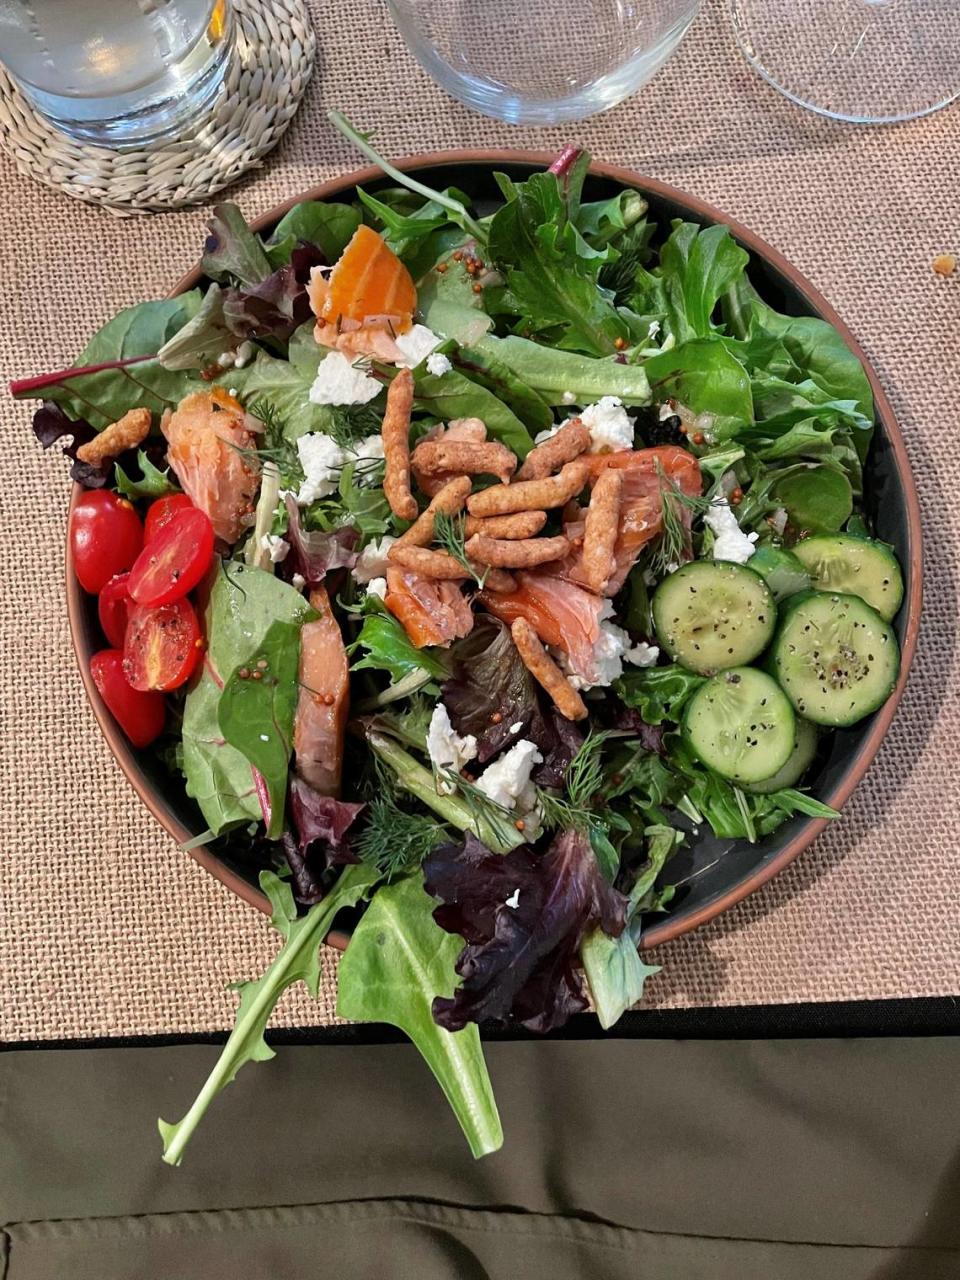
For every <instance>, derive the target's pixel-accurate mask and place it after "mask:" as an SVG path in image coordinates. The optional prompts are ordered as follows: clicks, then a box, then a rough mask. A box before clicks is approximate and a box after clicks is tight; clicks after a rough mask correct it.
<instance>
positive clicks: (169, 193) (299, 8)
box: [0, 0, 316, 217]
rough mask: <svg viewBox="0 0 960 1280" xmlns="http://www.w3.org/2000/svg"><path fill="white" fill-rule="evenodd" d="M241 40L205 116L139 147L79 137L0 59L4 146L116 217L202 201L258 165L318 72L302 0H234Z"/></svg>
mask: <svg viewBox="0 0 960 1280" xmlns="http://www.w3.org/2000/svg"><path fill="white" fill-rule="evenodd" d="M233 7H234V11H235V19H236V36H235V48H234V52H233V54H232V58H231V62H230V66H229V67H228V69H227V75H226V78H225V80H224V84H223V86H222V88H221V89H220V91H219V94H218V97H217V99H216V102H215V104H214V106H213V108H212V111H211V113H210V114H209V115H208V117H207V119H206V122H205V123H204V124H203V125H202V126H201V127H200V128H199V129H197V130H196V131H195V132H194V133H193V134H191V135H190V136H189V137H188V138H184V139H179V140H178V141H176V142H170V143H163V142H161V143H157V144H154V145H153V146H151V147H150V148H144V149H143V150H140V151H110V150H108V149H107V148H105V147H97V146H91V145H89V144H86V143H80V142H76V141H75V140H73V139H72V138H69V137H67V136H66V135H65V134H63V133H61V132H60V131H59V130H58V129H56V128H54V126H53V125H52V124H50V123H49V121H47V120H46V119H44V117H43V116H41V115H40V114H39V113H38V112H37V111H36V110H35V109H34V108H33V107H32V106H31V104H30V103H29V102H27V100H26V99H25V98H24V96H23V94H22V93H21V92H20V90H19V88H18V87H17V86H16V85H15V84H14V83H13V81H12V80H11V79H10V77H9V76H8V75H7V74H6V73H5V72H4V70H3V68H2V67H0V145H2V146H3V147H4V148H5V149H6V150H7V151H9V152H10V154H11V155H12V156H13V158H14V160H15V161H16V163H17V168H18V169H19V170H20V172H21V173H23V174H26V175H27V176H28V177H31V178H36V179H37V180H38V181H40V182H43V183H46V185H47V186H51V187H58V188H59V189H60V190H61V191H64V192H66V194H67V195H70V196H75V197H76V198H77V199H78V200H87V201H90V202H92V203H94V204H99V205H102V206H103V207H104V208H105V209H108V210H109V211H110V212H111V213H114V214H116V215H117V216H119V217H126V216H130V215H132V214H136V213H153V212H160V211H162V210H165V209H182V208H184V207H185V206H187V205H193V204H201V203H203V202H204V201H206V200H208V199H209V198H210V196H212V195H213V194H214V193H215V192H217V191H221V190H222V189H223V188H224V187H227V186H229V185H230V183H231V182H235V181H236V179H237V178H239V177H240V175H241V174H242V173H245V172H246V171H247V170H248V169H252V168H256V167H258V166H259V165H260V164H261V162H262V159H263V157H264V156H265V155H266V154H267V152H268V151H270V150H272V148H273V147H274V146H275V145H276V143H277V142H278V141H279V139H280V137H281V136H282V135H283V133H284V131H285V130H286V128H287V126H288V125H289V123H290V121H291V120H292V119H293V116H294V115H295V113H296V111H297V108H298V107H299V105H300V101H301V99H302V97H303V94H304V91H305V89H306V87H307V84H308V82H309V80H310V75H311V72H312V71H313V60H314V53H315V52H316V38H315V36H314V33H313V28H312V26H311V24H310V17H309V14H308V13H307V6H306V3H305V0H233Z"/></svg>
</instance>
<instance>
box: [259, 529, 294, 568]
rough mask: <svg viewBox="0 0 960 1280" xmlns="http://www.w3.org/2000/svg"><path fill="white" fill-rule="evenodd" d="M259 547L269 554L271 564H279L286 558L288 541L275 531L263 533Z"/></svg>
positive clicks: (288, 547) (288, 546) (288, 548)
mask: <svg viewBox="0 0 960 1280" xmlns="http://www.w3.org/2000/svg"><path fill="white" fill-rule="evenodd" d="M260 547H261V549H262V550H263V551H266V552H267V553H268V555H269V556H270V562H271V564H279V563H280V561H281V560H285V559H286V558H287V552H288V551H289V550H290V543H289V542H287V541H285V539H283V538H281V537H280V536H279V535H278V534H276V533H265V534H264V535H263V537H262V538H261V539H260Z"/></svg>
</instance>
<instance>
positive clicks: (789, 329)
mask: <svg viewBox="0 0 960 1280" xmlns="http://www.w3.org/2000/svg"><path fill="white" fill-rule="evenodd" d="M335 122H336V123H337V124H338V126H339V127H340V128H342V130H343V131H344V132H345V133H346V134H347V135H348V136H349V137H351V138H352V139H353V140H354V142H356V143H357V145H358V146H359V147H360V148H361V150H363V151H364V152H365V153H366V154H367V155H369V156H371V157H372V158H374V159H375V160H377V162H378V163H379V164H380V165H381V167H382V168H383V170H384V171H385V173H386V174H387V176H388V179H389V180H390V181H392V182H393V183H394V184H395V185H387V186H385V187H379V186H378V189H377V191H376V193H375V194H374V193H373V192H371V191H368V190H364V189H361V188H357V190H356V196H355V199H352V200H349V201H347V202H322V203H321V202H316V201H307V202H304V203H301V204H298V205H296V206H294V207H293V208H292V209H291V210H290V211H289V212H288V213H287V214H286V215H285V216H284V217H283V218H282V219H281V220H280V222H279V223H278V224H277V225H276V226H275V227H274V228H273V230H272V231H271V232H270V233H269V234H267V235H257V234H255V233H254V232H253V231H251V229H250V228H249V227H248V225H247V223H246V222H245V221H244V219H243V217H242V215H241V213H240V211H239V210H238V209H237V208H236V207H235V206H233V205H230V204H223V205H220V206H218V207H217V208H216V209H215V210H214V212H213V217H212V221H211V223H210V232H211V234H210V236H209V238H208V240H207V242H206V248H205V252H204V256H203V270H204V273H205V277H206V283H205V284H204V285H203V286H202V287H200V288H196V289H193V290H191V291H190V292H188V293H184V294H181V295H180V296H178V297H175V298H170V299H166V300H164V301H155V302H145V303H142V304H140V305H139V306H135V307H131V308H129V309H127V310H124V311H122V312H121V313H120V314H119V315H117V316H116V317H114V319H113V320H111V321H110V322H109V323H108V324H106V325H105V326H104V328H102V329H101V330H100V331H99V333H98V334H97V335H96V336H95V337H94V338H93V339H92V341H91V342H90V344H89V345H88V347H87V349H86V350H85V351H84V352H83V353H82V354H81V356H80V357H79V360H78V362H77V364H76V365H75V366H74V367H73V368H71V369H69V370H65V371H61V372H59V373H55V374H50V375H45V376H42V377H37V378H30V379H27V380H24V381H21V382H19V383H15V384H13V388H12V389H13V391H14V393H15V394H17V395H20V396H33V397H38V398H41V399H42V401H43V403H42V406H41V407H40V408H39V409H38V410H37V412H36V415H35V418H34V430H35V432H36V434H37V436H38V438H39V440H40V442H41V443H42V444H43V446H44V447H49V446H50V445H52V444H53V443H54V442H56V441H60V442H61V444H62V445H63V449H64V452H65V453H66V454H67V455H68V456H69V457H70V459H71V462H72V468H71V473H72V475H73V477H74V479H75V480H77V481H78V482H79V483H80V485H82V486H83V487H84V491H83V493H82V495H81V496H80V497H79V498H78V499H77V501H76V503H75V505H74V509H73V512H72V516H71V522H70V542H71V548H72V561H73V568H74V570H75V572H76V574H77V577H78V579H79V582H80V585H81V586H82V587H83V589H84V590H85V591H86V592H88V593H90V595H91V596H95V597H96V598H97V610H98V615H99V622H100V627H101V630H102V632H103V637H104V644H103V648H102V650H101V651H100V652H98V653H96V654H95V655H94V657H93V659H92V662H91V671H92V675H93V679H94V681H95V683H96V686H97V688H98V689H99V691H100V694H101V696H102V698H103V701H104V703H105V704H106V706H107V707H108V708H109V710H110V711H111V712H112V714H113V715H114V717H115V718H116V720H117V722H118V723H119V725H120V727H121V729H122V730H123V731H124V732H125V733H126V734H127V736H128V737H129V739H130V741H131V743H132V744H133V745H134V746H135V747H137V748H139V749H141V750H143V751H146V752H151V753H153V755H154V756H155V757H156V758H157V760H158V761H160V762H162V764H163V766H164V767H165V768H166V769H167V770H168V772H169V778H170V786H171V788H173V787H182V788H183V789H185V791H186V794H187V795H188V796H189V797H191V798H192V801H193V802H194V803H195V805H196V809H197V811H198V815H199V816H200V818H202V822H201V821H200V820H199V818H198V827H202V835H200V836H198V837H197V841H196V842H195V843H200V842H209V843H211V844H213V845H215V847H216V848H217V849H218V850H220V851H222V852H223V853H224V855H225V856H228V857H229V858H230V860H231V862H232V863H233V865H240V866H242V867H244V868H246V869H247V870H248V872H249V874H250V875H251V876H255V875H257V874H259V881H260V884H261V886H262V889H263V891H264V893H265V894H266V895H267V897H268V898H269V900H270V903H271V905H272V909H273V915H272V924H273V926H274V927H275V928H276V930H277V932H278V933H279V935H280V943H281V945H280V948H279V951H278V953H277V956H276V959H275V960H274V961H273V963H272V964H271V966H270V968H269V969H268V970H267V972H266V973H265V974H263V976H262V977H260V978H259V979H257V980H255V981H248V982H244V983H241V984H240V985H239V988H238V989H239V992H240V999H239V1006H238V1011H237V1021H236V1027H235V1029H234V1031H233V1033H232V1034H231V1036H230V1038H229V1040H228V1041H227V1043H226V1045H225V1047H224V1049H223V1051H222V1053H221V1055H220V1059H219V1061H218V1063H217V1065H216V1067H215V1068H214V1070H213V1072H212V1073H211V1075H210V1077H209V1079H208V1080H207V1081H206V1083H205V1084H204V1085H203V1088H202V1089H201V1091H200V1093H199V1095H198V1097H197V1100H196V1102H195V1103H194V1105H193V1106H192V1107H191V1109H190V1110H189V1112H188V1113H187V1114H186V1116H185V1117H184V1118H183V1119H182V1120H180V1121H179V1122H178V1123H165V1122H163V1121H161V1122H160V1129H161V1133H162V1135H163V1140H164V1158H165V1159H166V1160H168V1161H169V1162H171V1163H176V1162H178V1161H179V1160H180V1158H181V1156H182V1154H183V1151H184V1148H185V1146H186V1144H187V1142H188V1141H189V1139H190V1137H191V1136H192V1134H193V1132H194V1130H195V1128H196V1126H197V1124H198V1122H199V1121H200V1119H201V1118H202V1116H203V1114H204V1112H205V1111H206V1109H207V1107H208V1106H209V1105H210V1103H211V1101H212V1100H213V1098H214V1097H215V1095H216V1094H217V1092H218V1091H219V1090H220V1089H222V1088H223V1087H225V1086H226V1085H227V1084H228V1083H229V1082H230V1081H231V1080H232V1079H233V1077H234V1075H235V1074H236V1072H237V1070H238V1069H239V1068H240V1067H241V1066H242V1065H244V1064H245V1063H247V1062H251V1061H260V1060H263V1059H265V1058H268V1057H270V1056H271V1055H272V1051H271V1050H270V1049H269V1047H268V1046H267V1044H266V1041H265V1039H264V1032H265V1029H266V1027H267V1023H268V1019H269V1017H270V1014H271V1012H272V1010H273V1008H274V1006H275V1005H276V1002H277V1000H278V999H279V997H280V995H281V993H282V992H283V991H284V990H285V989H286V987H288V986H289V985H290V984H292V983H295V982H301V981H302V982H305V983H306V984H307V987H308V988H309V989H310V990H311V991H312V992H314V993H316V991H317V987H318V982H319V975H320V970H319V958H318V953H319V946H320V944H321V943H322V941H323V939H324V938H325V936H326V935H327V933H328V931H329V930H330V928H331V926H332V925H333V923H334V921H335V920H339V921H340V922H341V923H346V925H347V926H348V927H349V928H350V929H351V930H352V935H351V938H350V942H349V945H348V947H347V950H346V952H345V954H344V956H343V960H342V963H341V966H340V984H339V999H338V1011H339V1013H340V1014H341V1015H343V1016H344V1017H345V1018H349V1019H354V1020H361V1021H363V1020H376V1021H385V1022H389V1023H392V1024H394V1025H395V1026H397V1027H399V1028H401V1029H402V1030H403V1031H404V1032H406V1033H407V1034H408V1035H409V1037H410V1038H411V1039H412V1040H413V1042H414V1043H415V1044H416V1045H417V1047H418V1049H419V1050H420V1052H421V1053H422V1055H423V1057H424V1058H425V1059H426V1061H427V1063H428V1064H429V1066H430V1068H431V1069H432V1071H433V1072H434V1074H435V1075H436V1078H437V1080H438V1081H439V1083H440V1085H441V1087H442V1089H443V1091H444V1093H445V1094H446V1097H447V1099H448V1101H449V1103H450V1105H451V1106H452V1108H453V1111H454V1113H455V1115H456V1117H457V1119H458V1121H459V1122H460V1124H461V1126H462V1128H463V1131H464V1133H465V1135H466V1138H467V1140H468V1142H469V1144H470V1147H471V1150H472V1151H473V1153H474V1154H475V1155H477V1156H480V1155H483V1154H486V1153H488V1152H491V1151H493V1150H496V1149H497V1148H498V1147H499V1146H500V1144H501V1142H502V1134H501V1128H500V1122H499V1119H498V1116H497V1110H496V1104H495V1101H494V1097H493V1092H492V1089H491V1085H490V1080H489V1078H488V1075H487V1071H486V1067H485V1065H484V1060H483V1053H482V1048H481V1040H480V1034H479V1030H478V1027H479V1025H480V1024H482V1023H486V1022H490V1021H495V1022H496V1021H499V1022H507V1023H513V1024H520V1025H522V1026H523V1027H526V1028H528V1029H530V1030H533V1031H540V1032H544V1031H549V1030H551V1029H553V1028H556V1027H558V1026H560V1025H562V1024H563V1023H564V1022H565V1021H566V1020H567V1019H568V1018H569V1017H570V1016H571V1015H572V1014H574V1013H576V1012H579V1011H582V1010H584V1009H586V1008H587V1007H588V1005H589V1004H591V1003H592V1005H593V1007H594V1009H595V1010H596V1013H597V1015H598V1017H599V1020H600V1022H601V1024H602V1026H603V1027H605V1028H606V1027H609V1026H611V1025H612V1024H613V1023H614V1022H615V1021H616V1020H617V1018H618V1017H619V1016H620V1015H621V1014H622V1013H623V1012H624V1010H626V1009H628V1008H630V1007H631V1006H632V1005H634V1004H635V1003H636V1002H637V1001H638V1000H639V998H640V996H641V994H642V991H643V986H644V981H645V978H646V977H647V976H648V975H649V974H650V973H651V972H655V969H653V968H652V967H651V966H649V965H647V964H645V963H644V962H643V961H642V960H641V958H640V956H639V954H638V950H637V944H638V940H639V938H640V934H641V931H642V929H643V926H644V921H645V919H649V918H650V916H651V913H658V912H664V911H668V910H669V909H670V903H671V899H672V898H673V896H674V893H675V891H676V886H675V885H673V884H672V883H671V858H672V857H673V855H674V854H675V852H676V851H677V849H678V848H679V847H680V846H681V845H683V844H684V843H685V842H690V841H693V840H695V839H696V838H697V834H698V832H699V830H700V828H701V827H709V828H711V829H712V830H713V832H714V833H715V834H716V835H717V836H720V837H722V838H730V839H742V840H747V841H755V840H758V839H759V838H761V837H762V836H764V835H767V834H768V833H770V832H772V831H774V830H776V828H777V827H778V826H780V825H781V824H782V823H783V822H785V821H786V820H787V819H788V818H789V817H790V816H791V815H793V814H796V813H801V814H808V815H811V816H815V817H832V816H835V815H834V811H833V810H832V809H830V808H828V807H827V806H826V805H824V804H823V803H821V802H820V801H819V800H818V799H817V798H816V797H815V796H813V795H811V794H810V792H809V791H808V790H807V789H806V788H805V787H804V776H805V774H806V773H807V771H808V769H809V768H810V766H811V764H812V763H813V761H814V760H815V758H816V756H817V753H818V750H819V746H820V743H821V741H822V738H823V736H824V735H825V734H829V733H830V731H831V730H832V729H833V728H835V727H840V726H846V725H851V724H854V723H855V722H856V721H858V720H860V719H861V718H862V717H864V716H867V715H869V714H870V713H871V712H873V711H875V710H876V709H877V708H878V707H879V706H881V704H882V703H883V702H884V700H885V699H886V698H887V697H888V695H889V694H890V692H891V690H892V689H893V687H894V684H895V682H896V679H897V673H898V664H899V655H898V647H897V641H896V637H895V635H894V632H893V630H892V629H891V626H890V622H891V619H892V618H893V617H894V615H895V614H896V612H897V610H898V608H899V606H900V603H901V599H902V594H903V585H902V578H901V573H900V568H899V566H898V564H897V561H896V559H895V557H894V556H893V554H892V552H891V550H890V549H889V548H888V547H887V546H886V545H884V544H882V543H881V542H879V541H877V540H875V539H874V538H872V537H871V536H870V530H869V528H868V527H867V524H866V522H865V519H864V516H863V513H862V510H861V505H860V499H861V496H862V483H863V463H864V459H865V457H866V452H867V448H868V446H869V443H870V438H871V430H872V426H873V405H872V396H871V391H870V385H869V382H868V380H867V377H866V375H865V373H864V371H863V369H862V367H861V365H860V363H859V362H858V360H857V359H856V358H855V357H854V356H853V355H852V354H851V353H850V351H849V350H848V349H847V348H846V346H845V345H844V343H843V341H842V339H841V338H840V336H839V335H838V334H837V333H836V331H835V330H833V329H832V328H831V327H830V326H829V325H828V324H826V323H825V322H823V321H821V320H819V319H815V318H812V317H809V316H800V317H797V316H788V315H781V314H779V313H777V312H776V311H775V310H774V309H772V308H771V307H770V306H769V305H767V304H766V303H765V302H764V300H763V299H762V298H761V297H760V295H759V294H758V293H757V291H756V290H755V289H754V287H753V285H752V284H751V281H750V272H749V266H750V264H749V258H748V254H747V253H746V251H745V250H744V249H743V248H741V247H740V245H738V244H737V243H736V241H735V240H734V239H733V238H732V236H731V235H730V232H729V230H728V229H727V228H725V227H723V226H709V227H706V228H702V227H700V226H698V225H696V224H693V223H687V222H680V221H678V222H674V223H673V225H672V226H663V225H658V224H657V223H656V222H655V221H654V220H653V219H651V218H650V217H648V209H647V203H646V201H645V200H644V198H643V196H642V195H641V194H640V193H639V192H638V191H635V190H631V189H623V190H620V191H618V192H617V193H616V194H615V195H613V196H612V197H609V198H606V199H603V200H600V201H589V200H586V199H585V198H584V196H583V184H584V179H585V176H586V173H587V170H588V166H589V156H588V155H587V154H586V153H585V152H583V151H581V150H579V149H576V148H572V147H570V148H566V149H565V150H564V151H563V153H562V154H561V155H560V156H559V157H558V159H557V160H556V162H555V163H554V164H553V165H551V166H550V168H549V169H547V170H545V171H543V172H535V173H533V174H531V175H530V176H529V177H528V178H527V179H526V180H525V181H521V182H517V181H513V180H511V179H510V178H508V177H506V176H504V175H502V174H499V175H497V182H498V184H499V188H500V191H501V192H502V202H501V203H500V204H499V206H498V207H497V208H496V209H495V211H494V212H492V213H490V214H487V215H486V216H482V217H481V216H479V215H478V214H477V212H476V211H475V210H473V209H472V208H471V207H470V204H469V202H468V200H467V199H466V197H465V196H464V195H463V194H462V193H461V192H459V191H457V190H455V189H453V188H449V189H447V190H444V191H433V190H431V189H430V188H427V187H425V186H423V185H422V184H421V183H419V182H418V181H416V180H414V179H413V178H411V177H409V176H407V175H405V174H403V173H401V172H399V171H397V170H396V169H394V168H393V167H392V166H390V165H389V164H387V163H386V162H385V161H382V160H381V159H380V158H379V157H378V156H377V155H376V153H375V152H374V151H373V149H372V147H371V146H370V144H369V142H368V140H367V139H366V138H365V137H363V136H362V135H360V134H358V133H357V132H356V131H355V130H354V129H353V128H352V127H351V126H350V125H349V124H348V123H347V122H346V121H345V120H343V118H342V117H339V116H336V117H335Z"/></svg>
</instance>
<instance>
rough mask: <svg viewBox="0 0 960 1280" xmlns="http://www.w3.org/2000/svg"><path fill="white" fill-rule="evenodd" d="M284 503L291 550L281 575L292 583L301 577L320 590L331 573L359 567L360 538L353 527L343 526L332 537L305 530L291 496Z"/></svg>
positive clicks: (280, 565)
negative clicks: (297, 575)
mask: <svg viewBox="0 0 960 1280" xmlns="http://www.w3.org/2000/svg"><path fill="white" fill-rule="evenodd" d="M285 501H286V507H287V532H286V533H285V534H284V537H285V538H286V540H287V542H288V543H289V544H290V550H289V552H288V553H287V554H286V555H285V556H284V558H283V560H281V562H280V564H279V566H278V568H279V570H280V573H281V575H282V576H283V577H284V578H285V579H286V580H287V581H288V582H289V581H290V580H291V579H292V577H293V575H294V574H295V573H299V574H300V576H301V577H302V578H303V579H304V580H305V582H306V584H307V586H308V587H318V586H319V585H320V584H321V583H322V582H323V580H324V578H325V577H326V576H327V574H328V573H330V572H331V571H332V570H334V569H352V568H353V566H354V565H355V564H356V563H357V553H356V551H355V550H354V547H355V546H356V545H357V539H358V538H359V534H358V533H357V530H356V529H354V528H353V527H352V526H351V525H343V526H342V527H341V528H339V529H334V530H333V532H332V533H321V532H320V530H319V529H304V527H303V523H302V522H301V520H300V508H299V507H298V506H297V502H296V499H295V498H294V497H293V496H292V495H291V494H289V493H288V494H287V496H286V499H285Z"/></svg>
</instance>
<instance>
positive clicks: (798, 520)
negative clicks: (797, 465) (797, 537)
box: [773, 466, 853, 533]
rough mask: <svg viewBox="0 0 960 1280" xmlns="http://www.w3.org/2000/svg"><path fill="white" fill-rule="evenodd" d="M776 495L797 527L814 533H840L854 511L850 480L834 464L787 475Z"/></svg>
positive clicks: (775, 492) (775, 491)
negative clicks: (835, 468)
mask: <svg viewBox="0 0 960 1280" xmlns="http://www.w3.org/2000/svg"><path fill="white" fill-rule="evenodd" d="M773 497H774V498H775V499H776V500H777V501H778V502H779V503H780V505H781V506H783V507H784V508H785V509H786V511H787V514H788V515H789V516H790V523H791V524H792V525H794V526H795V527H796V528H797V529H807V530H809V531H810V532H811V533H837V532H838V531H839V530H840V529H842V528H843V526H844V524H846V522H847V520H848V519H849V518H850V514H851V512H852V511H853V490H852V489H851V487H850V481H849V480H848V479H847V477H846V476H845V475H844V474H843V473H842V472H840V471H836V470H834V468H833V467H829V466H827V467H810V468H809V469H808V470H804V471H795V472H793V473H792V474H791V475H788V476H785V477H784V478H783V479H782V480H781V481H779V483H778V484H776V485H775V486H774V488H773Z"/></svg>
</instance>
